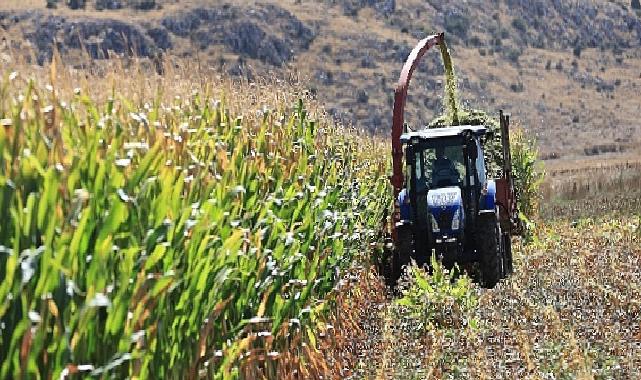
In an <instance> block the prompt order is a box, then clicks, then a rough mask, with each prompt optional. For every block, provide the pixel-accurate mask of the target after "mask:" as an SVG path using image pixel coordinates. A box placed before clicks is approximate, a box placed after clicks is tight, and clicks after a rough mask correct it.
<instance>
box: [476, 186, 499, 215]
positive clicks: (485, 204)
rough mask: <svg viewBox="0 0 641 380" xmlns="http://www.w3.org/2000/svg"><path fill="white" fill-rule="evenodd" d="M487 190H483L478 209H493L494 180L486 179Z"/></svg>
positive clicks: (494, 203)
mask: <svg viewBox="0 0 641 380" xmlns="http://www.w3.org/2000/svg"><path fill="white" fill-rule="evenodd" d="M486 190H487V191H485V192H483V194H482V195H481V199H480V202H479V211H488V210H491V211H494V208H495V206H496V182H494V180H492V179H491V180H488V181H487V188H486Z"/></svg>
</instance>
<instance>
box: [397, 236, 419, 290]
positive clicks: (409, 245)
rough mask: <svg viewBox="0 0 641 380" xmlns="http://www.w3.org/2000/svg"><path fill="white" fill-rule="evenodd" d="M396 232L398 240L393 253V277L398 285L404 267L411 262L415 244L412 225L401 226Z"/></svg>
mask: <svg viewBox="0 0 641 380" xmlns="http://www.w3.org/2000/svg"><path fill="white" fill-rule="evenodd" d="M396 233H397V238H398V241H397V242H396V245H395V247H394V253H393V255H392V278H393V284H394V285H396V283H397V282H398V279H399V278H400V277H401V275H402V274H403V268H404V267H405V266H406V265H407V264H409V263H410V260H411V257H412V250H413V246H414V239H413V236H412V230H411V228H410V226H399V227H398V230H397V231H396Z"/></svg>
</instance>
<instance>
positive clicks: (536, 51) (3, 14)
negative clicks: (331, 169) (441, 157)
mask: <svg viewBox="0 0 641 380" xmlns="http://www.w3.org/2000/svg"><path fill="white" fill-rule="evenodd" d="M12 1H13V0H8V3H9V4H7V5H0V30H3V31H4V34H3V35H4V37H3V40H4V42H3V44H2V45H1V46H3V47H2V49H4V50H11V51H16V48H19V47H23V46H25V45H27V44H28V45H30V46H31V47H32V48H33V49H34V50H35V52H36V54H35V59H36V61H37V62H36V63H38V64H43V63H44V62H47V61H48V60H49V59H50V58H51V55H52V52H53V50H54V47H56V48H57V49H58V50H59V51H60V52H61V53H62V54H63V56H65V55H66V56H73V54H74V52H77V51H79V50H81V49H82V50H85V51H86V52H87V53H88V54H89V55H90V56H91V57H92V58H94V59H108V58H110V57H112V56H114V55H115V56H119V55H136V56H139V57H146V58H150V59H152V60H154V61H155V62H159V61H161V60H162V59H164V58H166V57H167V56H168V55H172V56H177V57H187V58H189V57H193V56H194V55H195V54H198V57H199V59H201V60H203V61H204V62H203V64H205V65H208V66H209V67H212V68H214V69H215V70H221V71H225V72H227V73H229V74H231V75H238V76H248V77H250V78H252V77H255V76H257V75H272V76H273V75H276V76H282V77H285V76H287V75H289V74H290V73H291V72H292V71H294V72H296V73H298V75H299V76H302V77H303V78H306V80H307V81H308V83H309V88H310V91H311V92H312V93H314V94H316V96H317V97H318V98H319V99H320V100H321V101H323V102H324V103H325V104H326V105H327V107H328V110H329V112H331V113H332V114H333V115H334V116H335V117H337V118H340V119H343V120H344V121H347V122H351V123H354V124H355V125H356V126H358V127H361V128H363V129H364V130H368V131H373V132H376V133H387V132H388V129H389V125H390V121H391V105H392V98H393V89H394V85H395V82H396V80H397V78H398V75H399V72H400V69H401V67H402V64H403V62H404V60H405V58H406V57H407V55H408V54H409V52H410V51H411V49H412V47H413V46H414V43H415V42H416V40H418V39H420V38H422V37H424V36H425V35H427V34H431V33H434V32H437V31H445V32H446V37H447V39H448V41H449V42H450V45H451V49H452V54H453V58H454V63H455V67H456V68H457V72H458V79H459V86H460V89H461V96H462V98H463V99H465V101H466V104H467V105H468V106H470V107H480V108H484V109H486V110H488V111H498V109H505V110H506V111H509V112H511V113H512V114H513V115H514V119H516V120H518V121H520V123H521V125H523V126H524V127H525V128H526V129H527V130H528V131H529V132H530V133H531V134H532V135H533V136H535V137H536V138H537V139H538V140H539V143H540V146H541V152H542V154H543V156H544V157H545V158H549V159H554V158H559V157H572V156H574V157H578V156H582V155H594V154H604V153H607V154H612V153H617V154H620V153H622V152H623V153H626V152H628V153H629V152H634V151H635V150H636V149H638V148H637V147H638V146H639V142H641V123H640V122H639V121H638V120H639V118H638V115H639V113H640V112H641V105H640V104H641V102H640V101H639V95H638V94H639V93H640V92H641V13H640V12H639V11H638V10H636V9H633V7H632V4H631V3H629V1H625V0H620V1H567V0H467V1H456V2H452V1H447V0H427V1H419V0H323V1H320V2H319V1H311V0H264V1H250V2H247V1H237V0H229V1H205V0H163V1H160V0H159V1H156V2H155V4H156V6H155V8H154V9H151V10H146V11H141V10H137V9H132V7H128V6H127V4H128V3H127V2H125V1H124V0H123V1H120V0H111V1H108V2H105V1H94V2H88V3H87V4H86V5H85V9H84V10H73V11H72V10H69V9H66V8H65V7H64V6H62V5H60V4H58V8H57V9H45V7H44V4H43V6H42V8H40V9H24V7H22V8H21V7H15V6H14V7H12V6H11V3H12ZM116 3H118V4H116ZM105 4H107V5H110V6H105ZM114 4H116V5H118V6H113V5H114ZM18 8H21V9H18ZM25 41H28V43H27V42H25ZM69 62H72V60H71V59H70V60H69ZM158 67H159V69H160V65H158ZM442 75H443V69H442V67H441V63H440V57H439V55H438V53H432V54H430V55H428V56H427V59H426V60H425V62H424V63H423V64H422V66H421V67H420V68H419V70H418V71H417V73H416V74H415V79H414V80H413V87H412V88H411V89H410V99H409V102H408V118H407V119H408V121H409V123H410V125H412V126H414V127H419V126H420V125H425V124H427V123H428V122H429V121H430V120H431V119H432V118H433V117H434V116H435V115H437V114H439V113H440V112H441V107H442V105H441V95H442V91H443V89H442V87H443V85H442V79H443V78H442Z"/></svg>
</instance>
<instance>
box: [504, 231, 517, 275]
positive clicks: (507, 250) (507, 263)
mask: <svg viewBox="0 0 641 380" xmlns="http://www.w3.org/2000/svg"><path fill="white" fill-rule="evenodd" d="M503 251H504V265H503V267H504V268H505V276H506V277H507V276H509V275H511V274H512V273H514V263H513V262H512V237H511V236H510V234H503Z"/></svg>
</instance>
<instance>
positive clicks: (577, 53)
mask: <svg viewBox="0 0 641 380" xmlns="http://www.w3.org/2000/svg"><path fill="white" fill-rule="evenodd" d="M581 50H582V49H581V46H580V45H577V46H575V47H574V49H572V54H574V56H575V57H577V58H581Z"/></svg>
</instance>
